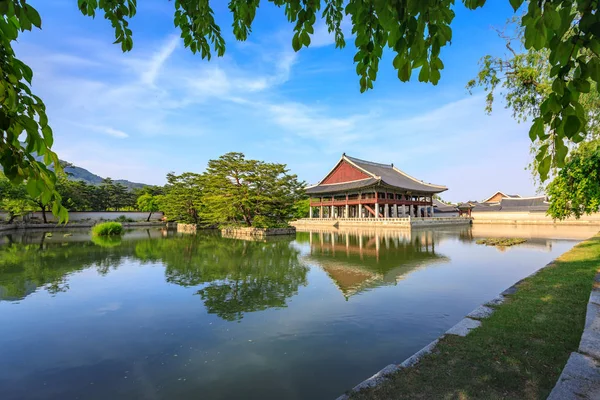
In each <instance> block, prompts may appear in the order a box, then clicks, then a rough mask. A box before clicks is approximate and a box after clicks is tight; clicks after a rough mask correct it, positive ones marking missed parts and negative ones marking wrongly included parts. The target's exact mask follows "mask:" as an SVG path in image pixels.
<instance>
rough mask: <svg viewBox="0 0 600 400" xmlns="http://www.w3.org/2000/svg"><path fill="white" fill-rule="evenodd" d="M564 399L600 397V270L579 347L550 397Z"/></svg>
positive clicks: (555, 399) (595, 278)
mask: <svg viewBox="0 0 600 400" xmlns="http://www.w3.org/2000/svg"><path fill="white" fill-rule="evenodd" d="M563 399H566V400H570V399H573V400H585V399H589V400H592V399H600V273H598V274H596V276H595V277H594V287H593V288H592V292H591V293H590V299H589V301H588V305H587V311H586V315H585V326H584V328H583V333H582V334H581V341H580V342H579V348H578V349H577V351H576V352H573V353H571V356H570V357H569V360H568V361H567V364H566V365H565V368H564V369H563V371H562V373H561V374H560V376H559V377H558V381H556V385H555V386H554V388H553V389H552V392H550V395H549V396H548V400H563Z"/></svg>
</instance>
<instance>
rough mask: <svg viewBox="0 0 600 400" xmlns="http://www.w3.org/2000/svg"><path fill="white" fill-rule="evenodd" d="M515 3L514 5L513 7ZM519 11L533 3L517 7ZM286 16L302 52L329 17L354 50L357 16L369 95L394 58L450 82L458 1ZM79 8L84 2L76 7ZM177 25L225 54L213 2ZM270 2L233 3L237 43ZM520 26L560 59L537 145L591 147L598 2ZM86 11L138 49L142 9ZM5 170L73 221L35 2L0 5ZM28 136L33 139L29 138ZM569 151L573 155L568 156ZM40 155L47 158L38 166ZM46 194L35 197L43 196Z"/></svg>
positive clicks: (314, 7) (320, 1)
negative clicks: (347, 31)
mask: <svg viewBox="0 0 600 400" xmlns="http://www.w3.org/2000/svg"><path fill="white" fill-rule="evenodd" d="M505 1H506V0H505ZM507 1H508V2H509V3H510V5H511V6H512V7H513V8H514V10H515V12H516V11H517V10H518V9H519V8H520V7H521V6H522V5H523V4H524V3H525V1H524V0H507ZM270 2H271V3H273V4H275V5H276V6H278V7H281V8H283V9H284V12H285V15H286V17H287V18H288V20H289V21H290V22H291V23H292V24H293V25H294V28H293V29H294V35H293V38H292V43H291V44H292V47H293V49H294V50H295V51H298V50H300V49H301V48H302V47H308V46H309V45H310V43H311V35H312V34H313V33H314V26H315V23H316V22H317V18H318V17H319V13H320V18H321V19H323V20H324V23H325V24H326V26H327V29H328V31H329V32H330V33H333V34H334V37H335V42H336V47H344V46H345V44H346V42H345V38H344V33H343V30H342V21H343V19H344V17H345V16H348V17H349V19H350V21H351V24H352V34H353V35H354V36H355V40H354V44H355V46H356V55H355V57H354V62H355V63H356V64H357V65H356V72H357V74H358V75H359V82H360V90H361V91H365V90H367V89H371V88H373V83H374V82H375V80H376V79H377V72H378V69H379V62H380V60H381V58H382V56H383V53H384V49H385V48H388V49H389V50H390V51H391V52H392V54H394V55H395V57H394V59H393V62H392V64H393V66H394V68H396V70H397V71H398V77H399V79H400V80H402V81H408V80H410V78H411V76H412V72H413V71H414V70H418V79H419V81H421V82H431V83H433V84H434V85H435V84H437V82H438V81H439V79H440V75H441V74H440V71H441V70H442V69H443V68H444V63H443V62H442V59H441V58H440V52H441V49H442V48H443V47H444V46H445V45H446V44H448V43H449V42H450V41H451V39H452V29H451V23H452V21H453V19H454V16H455V12H454V8H455V0H402V1H401V0H395V1H365V0H347V1H345V0H310V1H306V0H270ZM73 3H74V4H75V0H73ZM462 3H463V4H464V6H466V7H467V8H468V9H476V8H479V7H482V6H484V5H485V3H486V0H462ZM172 4H173V6H174V8H175V16H174V23H175V26H177V27H178V28H179V29H180V30H181V37H182V38H183V42H184V45H185V46H186V47H188V48H189V49H190V50H191V51H192V52H193V53H196V52H199V53H200V55H201V56H202V58H207V59H210V58H211V55H212V54H213V52H216V54H217V55H218V56H222V55H223V54H224V53H225V40H224V39H223V36H222V34H221V28H220V27H219V25H218V24H217V23H216V21H215V18H214V12H213V10H212V8H211V5H210V0H177V1H174V2H172ZM259 4H260V0H231V1H230V2H229V9H230V11H231V13H232V14H233V25H232V26H233V34H234V36H235V38H236V39H237V40H241V41H244V40H246V39H247V38H248V36H249V34H250V32H251V27H252V23H253V21H254V17H255V15H256V10H257V9H258V6H259ZM525 4H527V10H526V13H525V14H524V15H523V17H522V18H521V20H520V24H521V26H523V27H524V46H525V48H526V49H535V50H538V51H540V50H543V49H546V50H548V51H549V52H550V55H549V61H550V65H551V68H550V77H551V78H552V86H551V91H552V93H551V94H550V95H549V96H548V100H547V102H545V104H546V106H545V107H544V108H543V109H542V106H541V105H540V113H539V116H537V117H535V118H534V120H533V125H532V129H531V132H530V136H531V137H532V138H533V139H535V138H539V139H542V140H543V138H544V136H545V135H546V132H547V131H548V130H550V131H553V132H554V135H555V137H556V138H557V139H558V140H560V141H563V140H567V141H568V142H575V143H576V142H578V141H581V140H582V134H584V131H583V129H584V127H585V126H586V124H587V122H586V121H587V115H586V114H585V112H584V111H583V107H582V104H581V101H580V94H581V93H589V92H590V90H591V86H592V85H591V84H592V82H596V83H598V82H600V13H598V12H597V9H598V0H538V1H529V2H527V3H525ZM77 6H78V7H79V10H80V11H81V12H82V13H83V14H84V15H87V16H91V17H95V16H96V13H101V14H104V18H105V19H107V20H109V21H110V23H111V25H112V27H113V29H114V32H115V38H116V40H115V43H117V44H120V45H121V49H122V50H123V51H129V50H131V49H132V47H133V39H132V31H131V29H130V28H129V21H130V19H131V18H132V17H134V16H135V14H136V8H137V7H136V6H137V1H136V0H111V1H107V0H78V1H77ZM0 16H1V17H0V31H1V32H2V35H0V88H1V89H0V90H1V91H0V129H1V132H2V135H1V136H0V165H1V166H2V167H3V168H4V170H5V172H6V176H7V177H8V178H9V179H10V180H11V181H12V182H16V183H18V182H22V181H23V180H26V179H28V180H29V181H31V182H33V183H32V184H31V189H32V190H33V189H35V190H36V191H37V190H39V191H42V192H47V193H49V194H48V195H47V196H50V201H52V202H54V203H56V204H57V206H56V207H55V206H53V210H56V211H57V213H58V214H59V215H60V216H61V218H63V219H65V218H67V212H66V209H65V208H64V207H63V206H62V205H61V203H60V200H61V199H60V195H59V194H58V192H57V191H56V190H55V182H56V177H55V175H54V173H53V171H52V170H51V169H49V168H48V167H49V166H51V165H54V167H55V168H56V169H59V168H60V166H59V162H58V157H57V156H56V154H55V153H53V152H52V150H51V146H52V142H53V138H52V130H51V129H50V127H49V125H48V118H47V116H46V111H45V106H44V104H43V102H42V100H41V99H40V98H39V97H37V96H35V95H34V94H33V93H32V92H31V88H30V85H31V82H32V78H33V73H32V71H31V69H30V68H29V67H28V66H27V65H25V64H24V63H23V62H21V61H20V60H18V59H17V58H16V57H15V53H14V50H13V48H12V45H13V42H14V41H16V40H17V39H18V36H19V33H20V32H23V31H26V30H31V29H32V28H33V27H36V28H41V26H42V21H41V18H40V15H39V14H38V12H37V11H36V10H35V8H33V7H32V6H31V5H30V4H28V3H27V0H0ZM22 135H23V136H24V137H23V138H22V137H21V136H22ZM557 146H558V149H557V151H555V153H554V155H552V154H546V155H545V156H542V157H540V158H541V159H540V160H539V172H540V175H541V177H542V178H545V177H546V176H547V170H548V169H549V167H548V165H549V164H551V163H552V162H553V161H552V159H553V157H554V158H556V162H557V163H563V162H564V160H565V158H566V155H567V150H568V147H566V146H565V147H562V146H560V145H557ZM565 149H567V150H565ZM34 154H37V155H39V156H42V157H43V160H42V161H41V162H40V161H37V160H36V159H35V157H34ZM37 194H38V193H33V192H32V193H31V195H32V196H33V197H35V196H36V195H37Z"/></svg>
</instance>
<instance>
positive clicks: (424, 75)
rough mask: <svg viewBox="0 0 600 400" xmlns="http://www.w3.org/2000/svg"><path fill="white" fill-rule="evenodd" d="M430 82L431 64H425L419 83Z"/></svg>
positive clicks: (420, 73) (420, 72)
mask: <svg viewBox="0 0 600 400" xmlns="http://www.w3.org/2000/svg"><path fill="white" fill-rule="evenodd" d="M428 80H429V64H424V65H423V66H422V67H421V71H419V82H427V81H428Z"/></svg>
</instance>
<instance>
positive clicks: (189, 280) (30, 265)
mask: <svg viewBox="0 0 600 400" xmlns="http://www.w3.org/2000/svg"><path fill="white" fill-rule="evenodd" d="M165 237H167V239H166V240H165ZM4 241H5V245H4V246H0V301H1V300H5V301H6V300H8V301H16V300H22V299H24V298H25V297H27V296H28V295H30V294H31V293H33V292H35V291H36V290H37V288H44V289H45V290H47V291H48V292H49V293H51V294H56V293H59V292H63V291H66V290H68V289H69V286H68V283H67V282H68V280H67V277H68V276H69V275H70V274H72V273H74V272H76V271H81V270H83V269H87V268H95V269H96V270H97V272H98V273H99V274H101V275H104V274H107V273H108V272H109V271H110V270H111V269H117V268H119V266H120V265H121V263H122V262H123V261H125V260H127V259H128V258H134V259H136V260H138V261H140V262H141V263H159V262H160V263H162V264H163V265H164V267H165V279H166V281H167V282H169V283H174V284H177V285H180V286H184V287H193V286H198V291H197V292H196V294H197V295H198V296H199V297H200V298H201V299H202V300H203V302H204V306H205V307H206V309H207V311H208V312H209V313H214V314H217V315H218V316H219V317H221V318H223V319H225V320H228V321H234V320H240V319H241V318H242V317H243V315H244V313H248V312H253V311H258V310H264V309H266V308H271V307H285V306H286V301H287V299H288V298H289V297H291V296H293V295H294V294H295V293H296V292H297V290H298V287H299V286H301V285H306V274H307V272H308V267H307V266H306V265H305V264H303V263H302V262H301V260H300V259H299V257H298V256H299V250H298V249H297V248H295V247H293V246H291V239H289V238H288V239H287V240H278V241H273V242H267V243H259V242H251V241H243V240H229V239H222V238H221V237H220V236H219V235H216V234H210V233H208V234H200V235H176V234H175V233H172V232H167V231H159V230H145V231H132V232H130V233H128V234H126V235H125V237H124V238H123V239H122V240H121V239H116V240H107V239H102V240H97V239H95V240H92V241H90V239H89V234H88V233H87V232H80V233H76V234H74V235H73V236H67V237H65V236H63V234H62V233H56V234H54V235H53V237H52V238H46V237H45V233H44V232H37V233H32V234H20V235H9V236H7V237H5V238H4Z"/></svg>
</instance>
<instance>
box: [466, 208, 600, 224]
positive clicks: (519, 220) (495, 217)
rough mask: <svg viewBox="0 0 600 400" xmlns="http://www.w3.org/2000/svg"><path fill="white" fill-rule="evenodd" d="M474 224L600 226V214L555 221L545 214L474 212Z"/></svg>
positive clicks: (472, 215)
mask: <svg viewBox="0 0 600 400" xmlns="http://www.w3.org/2000/svg"><path fill="white" fill-rule="evenodd" d="M471 217H473V223H474V224H485V223H488V224H524V225H526V224H532V225H600V213H594V214H592V215H582V216H581V218H580V219H575V218H568V219H566V220H564V221H554V220H553V219H552V218H551V217H549V216H548V215H546V213H544V212H527V211H522V212H507V211H483V212H473V213H472V214H471Z"/></svg>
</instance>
